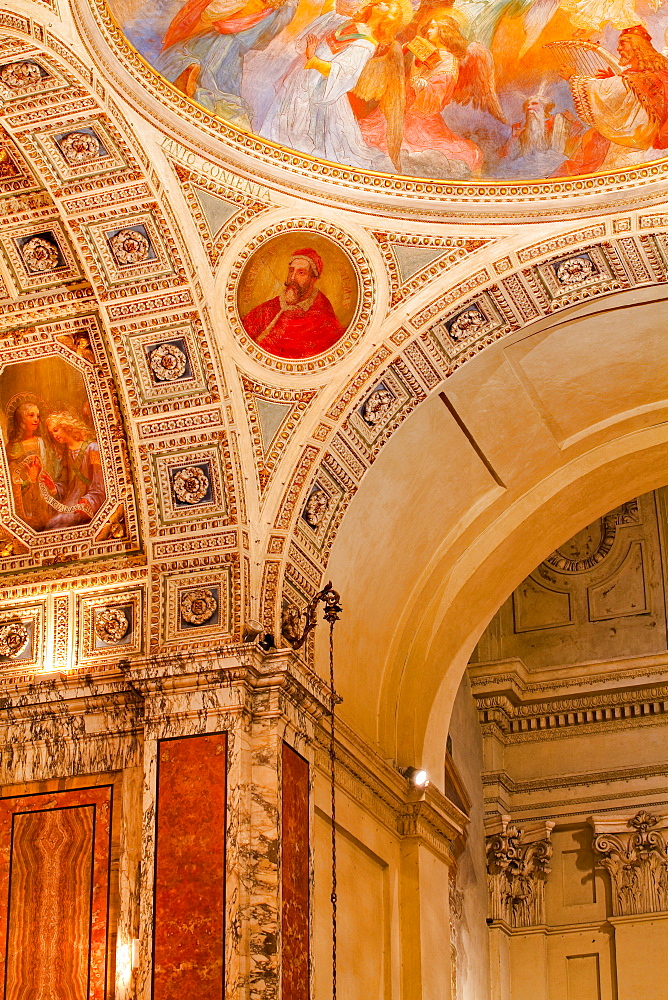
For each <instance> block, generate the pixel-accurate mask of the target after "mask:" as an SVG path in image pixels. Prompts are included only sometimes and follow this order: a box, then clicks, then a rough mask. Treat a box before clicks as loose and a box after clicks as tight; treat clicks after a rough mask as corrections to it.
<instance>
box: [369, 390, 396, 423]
mask: <svg viewBox="0 0 668 1000" xmlns="http://www.w3.org/2000/svg"><path fill="white" fill-rule="evenodd" d="M395 398H396V397H395V396H394V394H393V393H391V392H390V390H389V389H386V388H385V387H384V386H379V388H378V389H374V391H373V392H372V393H371V394H370V396H369V398H368V399H367V401H366V402H365V404H364V406H363V407H362V419H363V420H364V421H365V422H366V423H367V424H368V425H369V426H370V427H375V426H376V424H379V423H380V422H381V420H382V419H383V418H384V417H386V416H387V414H388V413H389V412H390V409H391V407H392V403H394V401H395Z"/></svg>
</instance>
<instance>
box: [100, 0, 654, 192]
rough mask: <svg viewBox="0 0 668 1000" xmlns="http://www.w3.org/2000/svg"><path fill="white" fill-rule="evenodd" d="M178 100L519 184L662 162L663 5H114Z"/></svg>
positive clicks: (342, 155) (246, 1) (339, 145)
mask: <svg viewBox="0 0 668 1000" xmlns="http://www.w3.org/2000/svg"><path fill="white" fill-rule="evenodd" d="M109 3H110V6H111V10H112V13H113V15H114V17H115V19H116V20H117V22H118V23H119V24H120V25H123V30H124V31H125V33H126V36H127V38H128V39H129V41H130V42H131V43H132V44H133V45H134V46H135V48H137V49H138V51H139V52H140V53H141V54H142V55H143V56H144V58H145V59H146V60H147V61H148V62H149V63H150V64H151V65H152V66H153V67H154V68H155V69H156V70H157V71H158V72H159V73H161V74H162V75H163V76H164V77H165V78H166V79H167V80H169V81H170V82H171V83H172V84H173V86H174V87H175V88H177V89H178V90H179V91H181V92H182V93H184V94H185V95H187V96H188V97H189V98H190V99H191V100H193V101H195V102H196V103H198V104H200V105H202V106H203V107H205V108H207V109H208V110H209V111H210V112H211V113H213V114H214V115H217V116H220V117H221V118H223V119H225V120H226V121H228V122H232V123H235V124H236V125H238V126H239V127H240V128H242V129H244V130H247V131H252V132H254V133H256V134H258V135H260V136H262V137H264V138H266V139H269V140H271V141H272V142H274V143H277V144H279V145H280V146H283V147H286V148H288V149H291V150H296V151H298V152H301V153H306V154H309V155H310V156H313V157H316V158H319V159H323V160H329V161H333V162H335V163H338V164H342V165H348V166H351V167H355V168H358V169H366V170H377V171H383V172H388V173H393V174H404V175H410V176H417V177H432V178H449V179H453V180H454V179H460V180H466V179H469V178H490V179H508V180H510V179H516V180H531V179H535V178H549V177H567V176H573V175H578V174H587V173H596V172H606V171H608V170H611V169H614V168H619V167H628V166H630V165H634V164H639V163H642V162H645V161H647V160H653V159H657V158H660V157H663V156H664V155H666V153H665V150H666V148H668V58H666V55H665V54H664V53H665V52H666V51H667V50H665V49H664V45H665V44H666V42H665V38H664V33H665V31H666V28H667V27H668V6H666V8H665V10H664V7H663V0H371V2H370V3H368V2H365V0H335V3H336V6H333V4H332V0H185V3H184V0H109Z"/></svg>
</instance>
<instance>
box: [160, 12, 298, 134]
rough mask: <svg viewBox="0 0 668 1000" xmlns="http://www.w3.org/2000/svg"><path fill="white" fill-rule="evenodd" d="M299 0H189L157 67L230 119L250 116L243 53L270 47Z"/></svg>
mask: <svg viewBox="0 0 668 1000" xmlns="http://www.w3.org/2000/svg"><path fill="white" fill-rule="evenodd" d="M297 4H298V0H248V2H247V3H246V4H245V5H244V3H243V0H208V2H207V0H188V2H187V3H186V4H185V5H184V6H183V7H182V8H181V10H180V11H179V12H178V14H177V15H176V17H174V18H173V20H172V22H171V24H170V25H169V28H168V29H167V32H166V34H165V38H164V42H163V49H162V52H161V53H160V55H159V56H158V57H157V59H156V61H155V66H156V69H158V70H159V71H160V72H161V73H162V74H163V76H165V77H166V78H167V79H168V80H170V81H171V82H172V83H174V85H175V86H176V87H178V89H179V90H182V91H183V93H184V94H186V96H188V97H192V98H193V100H195V101H197V103H198V104H201V105H203V106H204V107H205V108H208V109H209V110H210V111H212V112H213V113H214V114H218V115H220V116H221V117H223V118H226V119H229V120H238V119H240V118H241V119H244V118H245V119H246V121H245V124H246V125H247V126H250V118H251V116H252V112H251V109H250V108H249V107H248V106H247V104H246V102H245V101H244V100H243V98H242V97H241V87H242V79H243V68H244V56H245V55H246V54H247V53H248V52H250V51H257V50H259V49H264V48H266V46H267V45H269V43H270V42H271V40H272V39H273V38H275V37H276V35H278V34H279V33H280V32H281V31H282V30H283V28H285V27H286V25H288V24H289V23H290V21H291V20H292V18H293V17H294V15H295V11H296V10H297Z"/></svg>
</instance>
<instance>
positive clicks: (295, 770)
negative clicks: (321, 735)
mask: <svg viewBox="0 0 668 1000" xmlns="http://www.w3.org/2000/svg"><path fill="white" fill-rule="evenodd" d="M281 787H282V810H281V846H282V853H281V887H282V905H281V941H282V1000H309V992H310V988H309V987H310V961H309V938H310V935H309V886H310V865H309V770H308V763H307V762H306V761H305V760H304V758H303V757H300V755H299V754H298V753H296V752H295V751H294V750H293V749H292V747H290V746H288V744H287V743H284V744H283V780H282V786H281Z"/></svg>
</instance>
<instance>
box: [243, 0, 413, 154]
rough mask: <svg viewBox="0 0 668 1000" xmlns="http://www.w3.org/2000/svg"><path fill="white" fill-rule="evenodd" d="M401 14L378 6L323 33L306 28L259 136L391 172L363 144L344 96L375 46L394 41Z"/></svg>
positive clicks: (394, 5) (397, 8)
mask: <svg viewBox="0 0 668 1000" xmlns="http://www.w3.org/2000/svg"><path fill="white" fill-rule="evenodd" d="M402 16H403V12H402V9H401V7H400V5H399V4H398V3H393V2H380V3H375V4H373V5H372V6H369V7H367V8H366V9H365V10H364V11H362V13H361V14H360V15H359V16H358V17H357V18H356V20H355V21H347V22H346V23H345V24H343V25H340V26H339V27H336V28H334V30H332V31H330V32H329V33H328V34H324V35H323V34H322V21H321V19H318V22H314V23H313V24H312V25H310V26H309V28H308V29H307V31H306V32H305V33H304V35H303V36H302V38H303V40H304V42H305V53H304V57H302V58H301V59H300V60H299V61H295V63H293V65H292V66H291V67H290V69H289V70H288V72H287V73H286V75H285V76H284V78H283V81H282V86H281V88H280V90H279V92H278V94H277V96H276V99H275V101H274V103H273V105H272V106H271V107H270V109H269V112H268V114H267V117H266V119H265V121H264V124H263V125H262V128H261V130H260V134H261V135H263V136H265V138H267V139H271V140H272V141H273V142H276V143H279V144H280V145H281V146H287V147H288V148H291V149H296V150H298V151H299V152H301V153H307V154H309V155H311V156H316V157H320V158H322V159H326V160H333V161H334V162H335V163H341V164H346V165H348V166H353V167H359V168H361V169H376V170H379V169H380V170H383V169H390V170H391V169H392V165H391V164H390V163H389V161H388V160H387V157H386V156H385V155H384V154H383V153H381V152H380V151H379V150H378V149H373V148H371V147H369V146H368V145H367V144H366V143H365V142H364V139H363V138H362V134H361V132H360V128H359V125H358V124H357V121H356V119H355V116H354V114H353V111H352V108H351V106H350V101H349V99H348V94H349V92H350V91H352V90H353V89H354V88H355V85H356V84H357V81H358V80H359V78H360V75H361V73H362V71H363V69H364V67H365V66H366V64H367V63H368V62H369V60H370V59H371V58H372V57H373V55H374V54H375V52H376V51H377V49H378V47H379V46H381V45H385V44H387V43H388V42H389V41H391V40H392V39H393V37H394V35H395V34H396V32H397V31H398V30H399V28H400V27H401V23H402ZM330 23H331V22H330ZM316 27H319V29H320V31H319V33H318V34H315V33H314V31H313V30H312V29H313V28H316Z"/></svg>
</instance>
